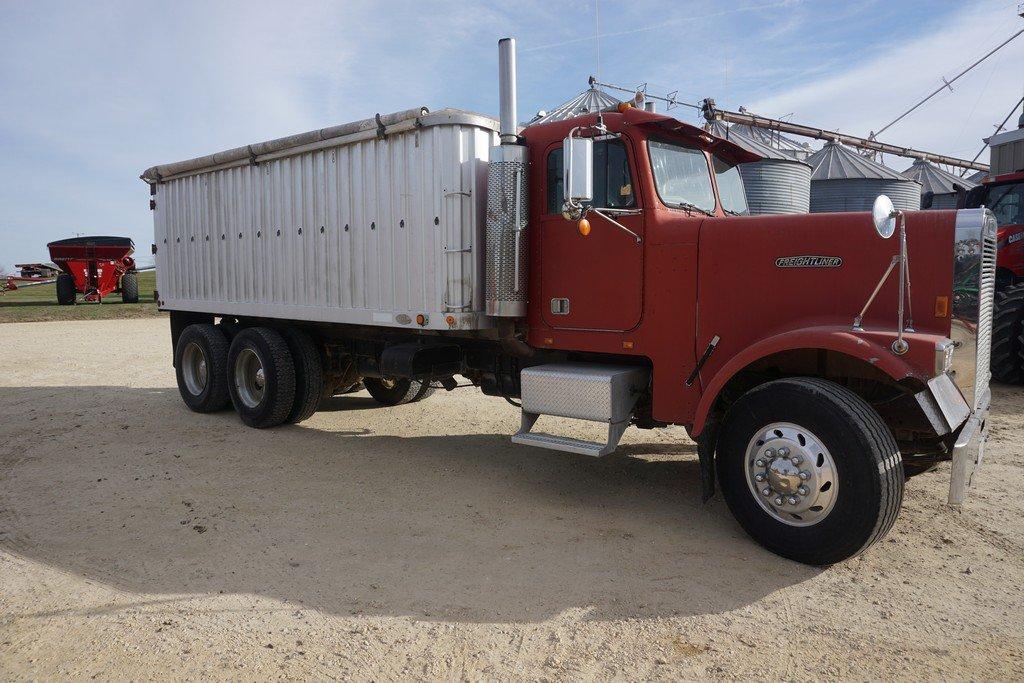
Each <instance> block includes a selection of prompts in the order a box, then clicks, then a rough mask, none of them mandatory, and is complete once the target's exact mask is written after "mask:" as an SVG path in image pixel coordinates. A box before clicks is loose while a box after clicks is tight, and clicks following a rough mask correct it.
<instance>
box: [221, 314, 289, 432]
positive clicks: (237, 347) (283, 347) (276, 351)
mask: <svg viewBox="0 0 1024 683" xmlns="http://www.w3.org/2000/svg"><path fill="white" fill-rule="evenodd" d="M228 391H229V392H230V394H231V403H232V404H234V406H235V410H236V411H237V412H238V415H239V417H241V418H242V422H244V423H245V424H247V425H249V426H250V427H256V428H257V429H265V428H267V427H276V426H277V425H279V424H281V423H283V422H284V421H285V420H286V419H288V415H289V413H291V410H292V407H293V406H294V405H295V363H294V362H293V360H292V354H291V352H290V351H289V350H288V344H287V342H285V340H284V338H283V337H282V336H281V334H280V333H278V332H277V331H276V330H272V329H270V328H269V327H249V328H246V329H244V330H242V331H241V332H239V333H238V334H237V335H236V336H235V338H234V339H233V340H232V342H231V348H230V349H229V351H228Z"/></svg>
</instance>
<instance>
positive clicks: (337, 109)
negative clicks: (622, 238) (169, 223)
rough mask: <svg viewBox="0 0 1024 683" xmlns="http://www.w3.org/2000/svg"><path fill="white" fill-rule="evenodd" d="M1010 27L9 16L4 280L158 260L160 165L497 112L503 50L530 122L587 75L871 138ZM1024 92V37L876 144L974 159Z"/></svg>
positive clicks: (711, 19) (339, 11)
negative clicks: (130, 248) (410, 112)
mask: <svg viewBox="0 0 1024 683" xmlns="http://www.w3.org/2000/svg"><path fill="white" fill-rule="evenodd" d="M1021 27H1024V20H1022V19H1020V18H1018V17H1017V15H1016V2H1015V1H1011V0H978V1H976V2H965V1H956V0H948V1H943V0H900V1H894V0H889V1H885V0H863V1H856V0H854V1H850V2H829V1H823V0H816V1H811V0H807V1H801V0H775V1H772V0H726V1H723V2H717V3H708V2H704V1H702V2H697V1H690V0H685V1H678V2H654V1H645V0H631V1H630V2H613V1H612V0H603V1H601V0H599V5H598V12H597V16H595V3H594V2H593V0H579V1H573V0H570V1H563V2H558V1H555V2H552V1H550V0H548V1H547V2H540V1H537V2H535V1H534V0H516V2H500V3H499V2H494V3H471V2H429V1H426V0H421V1H419V2H391V1H389V0H377V1H376V2H367V3H363V2H302V1H301V0H294V1H293V2H287V3H285V2H281V3H271V2H257V1H255V0H250V1H249V2H181V1H179V2H159V3H158V2H142V1H138V0H136V1H134V2H127V1H124V2H103V1H93V2H84V1H82V2H43V1H39V2H13V1H10V0H4V1H3V2H2V3H0V266H5V267H7V268H8V269H10V267H11V265H12V264H13V263H15V262H21V261H34V260H43V259H45V258H46V249H45V245H46V243H47V242H48V241H51V240H54V239H59V238H63V237H68V236H70V235H73V234H74V233H84V234H118V235H128V236H131V237H132V238H133V239H135V242H136V245H137V248H138V251H139V254H140V255H141V258H142V259H148V253H149V249H148V245H149V243H150V242H151V241H152V218H151V215H150V212H149V210H148V193H147V189H146V187H145V185H144V184H143V183H142V181H140V180H138V175H139V173H140V172H141V171H142V170H143V169H144V168H146V167H148V166H151V165H153V164H156V163H163V162H169V161H177V160H180V159H185V158H189V157H193V156H197V155H200V154H205V153H209V152H213V151H218V150H221V149H227V148H230V147H236V146H239V145H242V144H247V143H251V142H256V141H261V140H266V139H270V138H275V137H280V136H282V135H285V134H288V133H294V132H300V131H305V130H310V129H313V128H321V127H324V126H327V125H332V124H336V123H342V122H346V121H351V120H355V119H359V118H364V117H367V116H372V115H373V114H374V113H375V112H389V111H396V110H400V109H406V108H410V107H413V106H419V105H426V106H429V107H431V108H442V107H445V106H451V107H460V108H464V109H471V110H476V111H481V112H485V113H490V114H494V113H496V111H497V82H496V63H497V50H496V44H495V43H496V40H497V39H498V38H499V37H502V36H505V35H512V36H516V37H517V38H518V41H519V48H520V53H519V92H520V110H519V113H520V119H521V120H526V119H529V118H530V116H531V115H532V114H533V113H534V112H536V111H537V110H538V109H543V108H549V107H552V106H554V105H557V104H559V103H561V102H563V101H565V100H567V99H569V98H570V97H572V96H574V95H575V94H577V93H578V92H580V91H581V90H583V89H584V88H585V87H586V85H587V77H588V76H589V75H591V74H594V73H598V74H599V76H600V78H601V80H604V81H606V82H612V83H620V84H623V85H626V86H630V87H632V86H635V85H637V84H639V83H643V82H646V83H648V84H649V89H650V91H651V92H654V93H659V94H660V93H666V92H669V91H673V90H676V91H678V93H679V97H680V99H687V100H690V101H697V100H699V99H701V98H703V97H708V96H711V97H714V98H715V99H716V101H717V102H718V103H719V104H720V105H721V106H725V107H728V108H735V107H738V106H739V105H746V106H747V107H748V108H751V109H752V110H754V111H758V112H760V113H763V114H766V115H772V116H783V115H786V114H792V117H791V118H792V119H793V120H797V121H801V122H805V123H810V124H812V125H817V126H821V127H826V128H838V129H840V130H843V131H846V132H850V133H854V134H866V133H867V132H868V131H869V130H872V129H877V128H879V127H880V126H882V125H884V124H885V123H886V122H888V121H889V120H891V119H892V118H895V116H896V115H898V114H899V113H900V112H901V111H903V110H904V109H906V108H907V107H909V105H910V104H912V103H913V102H915V101H916V100H917V99H920V98H921V97H922V96H923V95H925V94H927V92H928V91H929V90H931V89H933V88H935V87H936V86H937V85H939V84H941V78H942V76H946V77H951V76H952V75H954V74H955V73H956V72H957V71H958V70H959V69H960V68H962V67H963V66H966V65H967V64H968V63H970V62H971V61H972V60H973V59H974V58H976V57H978V56H980V55H982V54H984V52H986V51H987V50H988V49H990V48H992V47H994V46H995V45H997V44H998V43H999V42H1001V41H1002V40H1003V39H1004V38H1006V37H1008V36H1009V35H1010V34H1011V33H1013V32H1014V31H1016V30H1018V29H1019V28H1021ZM595 35H599V36H600V39H599V40H598V39H595ZM598 45H599V46H600V50H598ZM598 53H600V68H599V67H598ZM1022 91H1024V37H1022V38H1020V39H1018V40H1017V41H1016V42H1015V43H1013V44H1011V45H1010V46H1008V47H1007V48H1004V50H1003V51H1001V52H1000V53H999V54H998V55H997V56H996V57H993V58H992V59H991V60H990V61H988V62H986V63H985V64H983V65H982V66H981V67H979V68H978V69H976V70H975V71H974V72H972V73H971V74H970V75H968V76H967V77H965V78H964V79H962V80H961V81H959V82H958V83H957V84H956V85H954V92H952V93H950V92H946V93H944V94H943V95H941V96H940V97H937V98H936V99H935V100H933V101H932V102H931V103H929V104H928V105H926V106H925V107H924V108H922V109H921V110H919V111H918V112H917V113H916V114H915V115H914V116H912V117H911V118H910V119H908V120H906V121H905V122H903V123H901V124H900V125H898V126H897V127H895V128H893V129H892V130H891V131H890V132H889V133H887V134H886V136H885V138H884V139H887V140H889V141H893V142H898V143H901V144H905V145H911V146H917V147H923V148H926V149H931V150H935V151H940V152H945V153H949V154H953V155H957V156H966V157H971V156H973V155H974V153H975V152H976V151H977V149H978V148H979V146H980V141H981V138H982V137H983V136H987V135H989V134H991V132H992V130H993V125H994V124H995V123H997V122H998V121H999V120H1001V119H1002V118H1003V116H1005V115H1006V113H1007V111H1008V110H1009V107H1010V106H1011V105H1012V104H1013V102H1015V101H1016V100H1017V99H1019V98H1020V96H1021V94H1022ZM673 113H677V114H678V115H679V116H680V118H683V119H684V120H689V121H696V116H695V115H694V113H693V112H692V111H691V110H687V109H676V110H673ZM983 158H987V155H986V157H983ZM886 161H887V163H890V164H891V165H893V166H894V167H896V168H899V169H902V168H905V167H906V166H908V165H909V163H910V162H909V161H905V160H902V159H886Z"/></svg>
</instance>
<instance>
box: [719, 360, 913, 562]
mask: <svg viewBox="0 0 1024 683" xmlns="http://www.w3.org/2000/svg"><path fill="white" fill-rule="evenodd" d="M716 461H717V470H718V477H719V481H720V482H721V486H722V494H723V496H724V497H725V502H726V503H727V504H728V506H729V509H730V510H731V511H732V513H733V515H734V516H735V517H736V520H737V521H738V522H739V523H740V526H742V527H743V529H744V530H745V531H746V532H747V533H748V534H750V536H751V537H753V539H754V540H756V541H757V542H758V543H760V544H761V545H763V546H764V547H765V548H767V549H768V550H770V551H772V552H773V553H776V554H778V555H781V556H783V557H787V558H789V559H791V560H795V561H797V562H803V563H804V564H810V565H829V564H833V563H835V562H841V561H843V560H845V559H847V558H850V557H853V556H855V555H857V554H859V553H861V552H863V551H864V550H866V549H867V548H868V547H869V546H871V545H872V544H874V543H876V542H877V541H879V540H880V539H881V538H882V537H884V536H885V534H886V533H888V531H889V529H891V528H892V525H893V523H894V522H895V521H896V516H897V515H898V514H899V510H900V506H901V504H902V502H903V481H904V475H903V460H902V458H901V456H900V452H899V448H898V446H897V445H896V440H895V439H894V437H893V435H892V432H891V431H890V430H889V427H888V426H887V425H886V424H885V422H883V421H882V418H881V417H879V415H878V413H877V412H875V410H874V409H873V408H872V407H871V406H870V405H868V404H867V403H866V402H865V401H864V400H863V399H862V398H860V397H859V396H857V395H856V394H854V393H853V392H852V391H849V390H848V389H845V388H844V387H841V386H839V385H838V384H835V383H833V382H829V381H826V380H822V379H817V378H791V379H782V380H776V381H773V382H768V383H766V384H762V385H760V386H758V387H755V388H754V389H751V390H750V391H748V392H747V393H746V394H744V395H743V396H741V397H740V398H739V400H737V401H736V403H734V404H733V405H732V406H731V407H730V408H729V411H728V413H727V414H726V416H725V421H724V423H723V425H722V431H721V436H720V438H719V441H718V445H717V457H716Z"/></svg>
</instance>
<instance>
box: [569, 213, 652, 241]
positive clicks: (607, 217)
mask: <svg viewBox="0 0 1024 683" xmlns="http://www.w3.org/2000/svg"><path fill="white" fill-rule="evenodd" d="M591 211H593V212H594V213H596V214H597V215H598V216H600V217H601V218H603V219H605V220H606V221H608V222H609V223H611V224H612V225H614V226H615V227H617V228H618V229H619V230H622V231H623V232H628V233H629V234H630V235H632V236H633V239H634V240H636V243H637V244H641V243H642V242H643V238H642V237H640V235H638V234H636V233H635V232H633V231H632V230H630V229H629V228H627V227H626V226H625V225H623V224H622V223H620V222H618V221H617V220H615V219H614V218H612V217H611V215H610V213H611V212H609V213H605V210H604V209H595V208H593V207H591V208H589V209H587V210H586V211H584V212H583V215H584V216H586V214H587V213H589V212H591ZM616 213H618V212H616ZM638 213H640V212H639V211H626V212H623V213H620V214H619V215H622V216H635V215H636V214H638Z"/></svg>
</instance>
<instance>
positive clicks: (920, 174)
mask: <svg viewBox="0 0 1024 683" xmlns="http://www.w3.org/2000/svg"><path fill="white" fill-rule="evenodd" d="M903 175H905V176H906V177H908V178H910V179H911V180H916V181H917V182H919V183H921V207H922V208H925V209H955V208H956V202H957V190H956V186H957V185H959V186H961V187H963V188H964V189H965V190H969V189H971V188H972V187H974V185H975V183H972V182H971V181H970V180H968V179H967V178H960V177H958V176H955V175H953V174H952V173H949V172H948V171H944V170H942V169H941V168H939V167H938V166H936V165H935V164H933V163H932V162H930V161H925V160H924V159H917V160H916V161H914V164H913V165H912V166H911V167H910V168H908V169H907V170H906V171H904V172H903ZM929 192H930V193H931V198H932V199H931V205H930V206H928V205H927V204H928V202H927V201H926V198H925V195H927V194H928V193H929Z"/></svg>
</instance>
